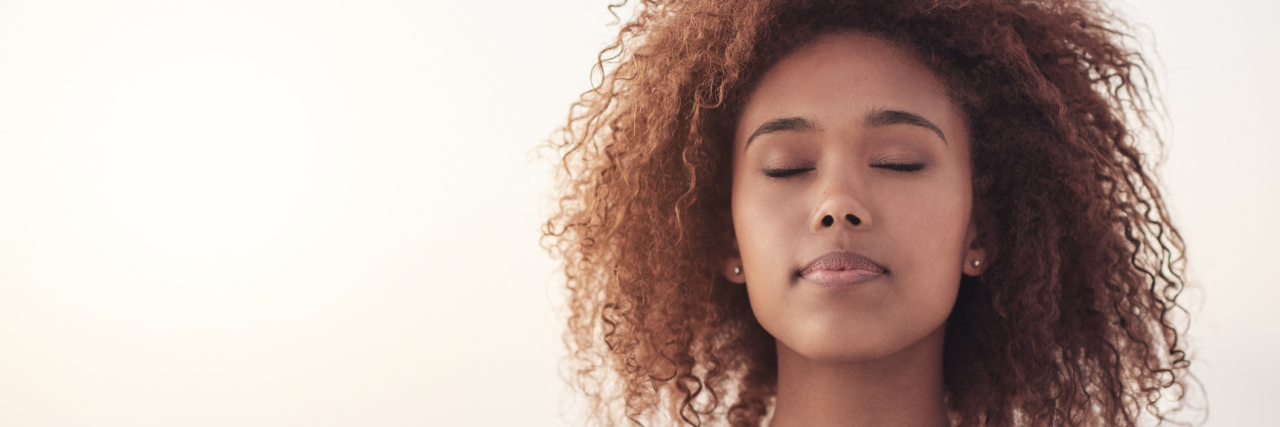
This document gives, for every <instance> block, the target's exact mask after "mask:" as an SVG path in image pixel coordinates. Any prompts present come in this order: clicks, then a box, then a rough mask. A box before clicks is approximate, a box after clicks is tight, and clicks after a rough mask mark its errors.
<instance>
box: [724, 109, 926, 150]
mask: <svg viewBox="0 0 1280 427" xmlns="http://www.w3.org/2000/svg"><path fill="white" fill-rule="evenodd" d="M862 121H863V124H864V125H865V126H866V127H870V128H877V127H885V126H893V125H912V126H919V127H922V128H925V129H927V130H929V131H930V132H933V133H935V134H937V135H938V138H942V143H943V144H946V143H947V136H946V135H945V134H943V133H942V129H939V128H938V126H937V125H934V124H933V122H930V121H929V120H928V119H925V118H924V117H920V115H918V114H915V113H908V112H906V111H898V110H886V109H883V108H877V109H874V110H871V112H869V113H867V116H866V117H864V118H863V119H862ZM819 130H821V129H819V128H818V125H817V124H815V123H814V122H813V121H812V120H809V119H807V118H804V117H800V116H795V117H784V118H778V119H773V120H770V121H767V122H764V124H762V125H760V127H759V128H756V131H755V132H753V133H752V134H751V136H750V137H747V147H750V146H751V141H754V140H755V139H756V138H757V137H759V136H762V135H767V134H771V133H774V132H810V133H812V132H818V131H819ZM744 150H745V148H744Z"/></svg>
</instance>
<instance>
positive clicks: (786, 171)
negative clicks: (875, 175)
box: [764, 162, 925, 178]
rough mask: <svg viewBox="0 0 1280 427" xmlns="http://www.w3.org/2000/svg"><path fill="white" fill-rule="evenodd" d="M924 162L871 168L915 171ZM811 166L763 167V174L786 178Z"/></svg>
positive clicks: (882, 164) (889, 164) (875, 165)
mask: <svg viewBox="0 0 1280 427" xmlns="http://www.w3.org/2000/svg"><path fill="white" fill-rule="evenodd" d="M924 166H925V165H924V162H914V163H875V164H872V165H871V167H873V168H880V169H888V170H891V171H895V172H915V171H918V170H921V169H924ZM813 169H814V168H812V167H798V168H776V169H765V170H764V175H765V176H767V177H769V178H786V177H789V176H794V175H799V174H802V173H805V172H808V171H811V170H813Z"/></svg>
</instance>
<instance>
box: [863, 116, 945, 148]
mask: <svg viewBox="0 0 1280 427" xmlns="http://www.w3.org/2000/svg"><path fill="white" fill-rule="evenodd" d="M863 123H865V124H866V126H867V127H869V128H876V127H885V126H892V125H912V126H919V127H922V128H925V129H928V130H930V131H932V132H933V133H936V134H938V138H942V143H943V144H946V143H947V136H946V135H943V134H942V129H939V128H938V126H937V125H934V124H933V122H930V121H929V120H926V119H925V118H924V117H920V116H919V115H917V114H913V113H908V112H906V111H898V110H885V109H880V108H877V109H874V110H871V112H870V113H867V117H866V118H865V119H863Z"/></svg>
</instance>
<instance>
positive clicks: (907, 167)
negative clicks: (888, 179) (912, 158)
mask: <svg viewBox="0 0 1280 427" xmlns="http://www.w3.org/2000/svg"><path fill="white" fill-rule="evenodd" d="M871 167H873V168H880V169H888V170H891V171H897V172H915V171H918V170H921V169H924V162H914V163H875V164H872V165H871Z"/></svg>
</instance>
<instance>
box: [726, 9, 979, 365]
mask: <svg viewBox="0 0 1280 427" xmlns="http://www.w3.org/2000/svg"><path fill="white" fill-rule="evenodd" d="M733 153H734V154H733V226H734V232H735V236H736V239H737V240H736V244H737V249H738V255H739V256H735V257H732V258H730V259H729V260H728V261H727V262H726V265H725V271H724V274H725V275H726V276H727V277H729V279H730V280H732V281H735V282H738V283H743V282H745V283H746V286H747V292H748V294H749V295H750V299H751V308H752V310H753V311H754V312H755V315H756V318H757V319H758V320H759V321H760V324H761V325H763V326H764V328H765V330H767V331H769V333H771V334H772V335H773V336H774V337H775V338H777V340H778V344H779V346H780V348H785V349H788V350H791V351H793V352H795V353H798V354H800V355H802V356H805V357H808V358H812V359H822V360H841V361H859V360H872V359H876V358H880V357H884V356H887V355H890V354H893V353H895V352H897V351H899V350H902V349H904V348H907V347H908V346H910V345H912V344H915V343H918V342H921V341H922V340H926V338H928V339H931V340H937V343H938V345H941V340H942V336H943V325H944V322H945V320H946V319H947V316H948V314H950V312H951V308H952V306H953V304H954V303H955V298H956V293H957V291H958V288H959V285H960V276H961V274H962V273H963V274H971V275H976V274H978V273H979V272H980V268H979V267H975V266H973V265H972V262H973V260H975V259H978V260H981V259H982V256H983V255H984V252H983V250H982V249H981V248H979V247H977V246H976V245H975V243H974V241H975V237H976V235H977V229H976V227H975V224H974V222H973V221H972V220H971V211H972V204H973V203H972V202H973V197H972V190H971V187H970V170H969V139H968V129H967V127H966V123H965V120H964V118H963V117H962V116H961V114H960V111H959V109H958V108H957V106H956V105H954V104H953V102H952V101H951V100H950V99H949V98H948V97H947V95H946V92H945V90H944V88H943V86H942V84H941V83H940V82H939V80H938V78H937V77H936V76H935V75H934V74H933V73H932V72H931V71H930V70H929V69H927V68H926V67H925V66H924V65H923V64H921V63H920V62H919V61H918V60H916V59H914V57H913V56H911V55H910V54H908V53H906V52H904V51H902V50H900V49H898V48H896V47H895V46H894V45H893V44H891V43H889V42H887V41H884V40H882V39H879V38H874V37H870V36H866V35H860V34H854V33H841V34H835V35H828V36H825V37H822V38H819V39H818V40H816V41H814V42H812V43H810V44H808V45H806V46H805V47H803V48H801V49H799V50H797V51H796V52H794V53H792V54H790V55H789V56H787V57H786V58H784V59H783V60H782V61H781V62H779V63H778V64H777V65H775V66H774V67H773V68H772V69H770V70H769V71H768V73H766V74H765V75H764V76H763V78H762V80H761V81H760V84H759V86H758V87H757V88H756V89H755V92H754V93H753V94H752V95H751V97H750V98H749V100H748V102H747V104H746V106H745V108H744V110H743V113H742V116H741V117H740V118H739V122H738V126H737V130H736V135H735V137H734V151H733ZM735 267H741V273H738V272H737V270H736V269H735Z"/></svg>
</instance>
